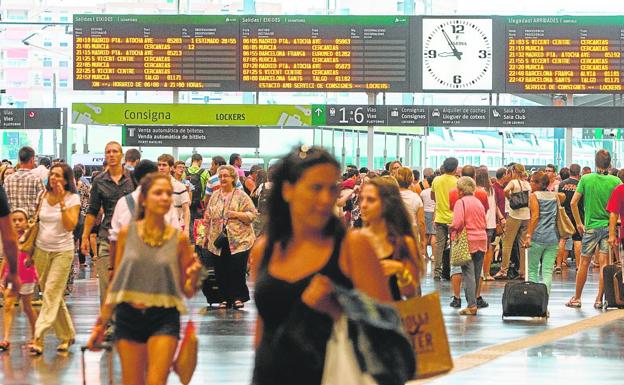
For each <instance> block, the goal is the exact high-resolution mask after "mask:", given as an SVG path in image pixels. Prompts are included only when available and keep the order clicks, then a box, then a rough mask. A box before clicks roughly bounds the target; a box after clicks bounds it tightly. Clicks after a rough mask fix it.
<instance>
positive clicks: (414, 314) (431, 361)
mask: <svg viewBox="0 0 624 385" xmlns="http://www.w3.org/2000/svg"><path fill="white" fill-rule="evenodd" d="M394 304H395V306H396V307H397V309H398V310H399V314H400V315H401V321H402V322H403V329H404V330H405V332H406V333H407V335H408V337H409V339H410V341H411V343H412V347H413V349H414V353H415V354H416V357H418V360H417V362H416V378H419V379H420V378H426V377H431V376H434V375H437V374H440V373H445V372H448V371H450V370H451V369H453V358H452V357H451V349H450V347H449V342H448V336H447V334H446V326H445V323H444V318H443V316H442V307H441V306H440V294H439V293H438V292H437V291H436V292H433V293H431V294H427V295H425V296H422V297H413V298H410V299H408V300H406V301H397V302H395V303H394Z"/></svg>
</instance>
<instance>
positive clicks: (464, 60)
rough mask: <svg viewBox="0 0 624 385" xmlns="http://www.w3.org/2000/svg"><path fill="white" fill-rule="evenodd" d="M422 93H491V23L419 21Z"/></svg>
mask: <svg viewBox="0 0 624 385" xmlns="http://www.w3.org/2000/svg"><path fill="white" fill-rule="evenodd" d="M422 36H423V69H422V72H423V78H422V81H423V89H424V90H484V91H486V90H491V89H492V19H434V18H432V19H426V18H425V19H423V35H422Z"/></svg>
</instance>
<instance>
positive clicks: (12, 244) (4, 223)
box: [0, 215, 17, 275]
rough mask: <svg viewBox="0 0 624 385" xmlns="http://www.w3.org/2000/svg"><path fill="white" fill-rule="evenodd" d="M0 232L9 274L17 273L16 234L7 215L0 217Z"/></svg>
mask: <svg viewBox="0 0 624 385" xmlns="http://www.w3.org/2000/svg"><path fill="white" fill-rule="evenodd" d="M0 232H1V233H2V247H3V248H4V255H5V256H6V258H3V260H6V261H7V262H8V264H9V274H10V275H15V274H17V234H16V233H15V230H13V226H11V221H10V220H9V216H8V215H7V216H4V217H0Z"/></svg>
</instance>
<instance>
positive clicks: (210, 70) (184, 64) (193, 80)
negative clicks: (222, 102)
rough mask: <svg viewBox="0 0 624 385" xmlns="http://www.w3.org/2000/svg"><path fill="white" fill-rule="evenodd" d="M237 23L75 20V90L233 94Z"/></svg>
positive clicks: (225, 18) (100, 17) (227, 20)
mask: <svg viewBox="0 0 624 385" xmlns="http://www.w3.org/2000/svg"><path fill="white" fill-rule="evenodd" d="M238 52H239V44H238V19H237V17H231V16H229V17H228V16H183V17H178V16H133V15H97V16H96V15H75V16H74V89H76V90H107V89H145V90H148V89H164V90H235V89H237V88H238V74H239V60H238Z"/></svg>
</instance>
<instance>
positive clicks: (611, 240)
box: [607, 235, 624, 258]
mask: <svg viewBox="0 0 624 385" xmlns="http://www.w3.org/2000/svg"><path fill="white" fill-rule="evenodd" d="M607 242H609V244H610V245H611V247H613V249H617V247H618V241H617V238H616V237H615V235H614V236H609V240H608V241H607ZM623 257H624V256H622V255H621V256H620V258H623Z"/></svg>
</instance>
